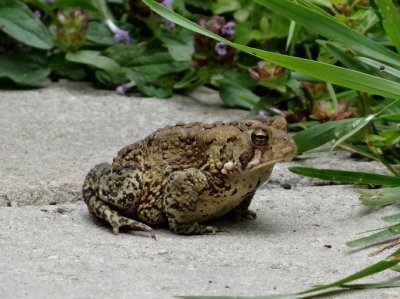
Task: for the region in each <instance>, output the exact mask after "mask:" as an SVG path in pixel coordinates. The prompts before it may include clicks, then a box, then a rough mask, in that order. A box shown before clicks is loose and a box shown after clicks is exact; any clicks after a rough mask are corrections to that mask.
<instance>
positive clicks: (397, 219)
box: [382, 213, 400, 222]
mask: <svg viewBox="0 0 400 299" xmlns="http://www.w3.org/2000/svg"><path fill="white" fill-rule="evenodd" d="M382 220H383V221H386V222H400V213H399V214H394V215H390V216H385V217H383V218H382Z"/></svg>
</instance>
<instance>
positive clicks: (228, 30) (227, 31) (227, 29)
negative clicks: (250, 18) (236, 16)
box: [221, 21, 235, 35]
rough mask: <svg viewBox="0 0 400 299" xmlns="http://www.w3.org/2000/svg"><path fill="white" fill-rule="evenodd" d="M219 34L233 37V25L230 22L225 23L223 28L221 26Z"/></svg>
mask: <svg viewBox="0 0 400 299" xmlns="http://www.w3.org/2000/svg"><path fill="white" fill-rule="evenodd" d="M221 33H222V34H223V35H233V34H235V23H234V22H232V21H230V22H228V23H226V24H225V25H224V26H222V28H221Z"/></svg>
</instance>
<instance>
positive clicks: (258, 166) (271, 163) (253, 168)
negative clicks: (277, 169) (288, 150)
mask: <svg viewBox="0 0 400 299" xmlns="http://www.w3.org/2000/svg"><path fill="white" fill-rule="evenodd" d="M292 159H293V157H290V156H288V157H282V158H278V159H274V160H269V161H266V162H264V163H261V162H260V161H259V163H257V164H255V163H253V164H252V165H249V164H250V163H249V164H248V165H247V167H246V171H248V172H253V171H257V170H260V169H263V168H266V167H268V166H274V164H276V163H279V162H289V161H291V160H292ZM250 162H253V160H252V161H250Z"/></svg>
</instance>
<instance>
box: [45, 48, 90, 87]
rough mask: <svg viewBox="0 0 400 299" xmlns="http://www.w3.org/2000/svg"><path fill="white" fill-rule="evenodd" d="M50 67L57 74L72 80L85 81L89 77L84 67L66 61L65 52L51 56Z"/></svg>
mask: <svg viewBox="0 0 400 299" xmlns="http://www.w3.org/2000/svg"><path fill="white" fill-rule="evenodd" d="M48 65H49V67H50V68H51V70H52V72H54V73H55V74H57V75H59V76H61V77H66V78H69V79H71V80H75V81H79V80H83V79H85V77H86V75H87V74H86V72H85V70H84V68H83V67H82V65H80V64H78V63H72V62H69V61H66V59H65V53H63V52H60V53H57V54H55V55H53V56H51V57H50V58H49V61H48Z"/></svg>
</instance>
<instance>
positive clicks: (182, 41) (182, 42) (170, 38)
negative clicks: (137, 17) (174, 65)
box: [159, 28, 194, 61]
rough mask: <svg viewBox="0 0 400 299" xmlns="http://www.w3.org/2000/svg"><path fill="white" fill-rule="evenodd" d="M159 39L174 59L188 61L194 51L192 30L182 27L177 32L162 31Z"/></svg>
mask: <svg viewBox="0 0 400 299" xmlns="http://www.w3.org/2000/svg"><path fill="white" fill-rule="evenodd" d="M159 39H160V40H161V41H162V42H163V43H164V44H165V46H166V47H167V48H168V52H169V54H170V55H171V56H172V58H173V59H175V60H176V61H190V60H191V58H192V54H193V52H194V46H193V32H192V31H190V30H186V29H184V28H182V29H181V30H179V33H178V34H177V33H174V32H172V31H166V32H164V31H163V32H162V34H161V35H160V36H159Z"/></svg>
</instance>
